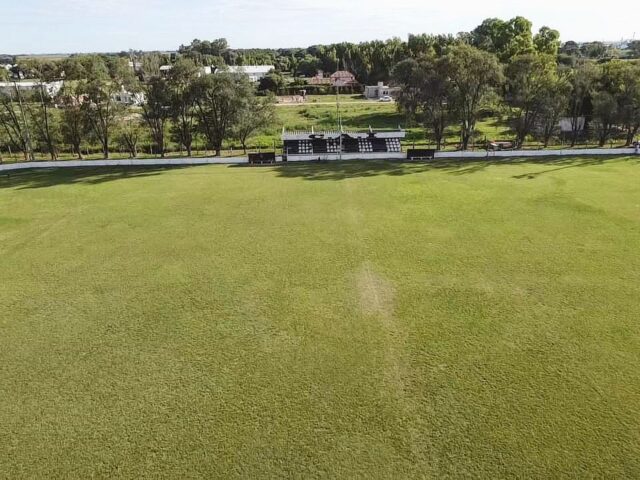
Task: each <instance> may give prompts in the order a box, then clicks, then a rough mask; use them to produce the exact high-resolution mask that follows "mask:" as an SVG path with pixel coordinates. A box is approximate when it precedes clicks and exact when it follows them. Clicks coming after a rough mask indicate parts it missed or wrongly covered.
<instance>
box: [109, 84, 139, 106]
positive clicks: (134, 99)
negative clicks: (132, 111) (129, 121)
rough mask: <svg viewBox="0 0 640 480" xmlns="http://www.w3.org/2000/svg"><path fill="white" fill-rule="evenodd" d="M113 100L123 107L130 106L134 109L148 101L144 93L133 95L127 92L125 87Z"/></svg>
mask: <svg viewBox="0 0 640 480" xmlns="http://www.w3.org/2000/svg"><path fill="white" fill-rule="evenodd" d="M111 98H113V100H114V101H116V102H118V103H120V104H122V105H129V106H133V107H137V106H140V105H142V104H143V103H144V101H145V100H146V97H145V95H144V93H142V92H136V93H132V92H129V91H128V90H126V89H125V88H124V87H122V88H121V89H120V91H119V92H118V93H116V94H114V95H113V96H112V97H111Z"/></svg>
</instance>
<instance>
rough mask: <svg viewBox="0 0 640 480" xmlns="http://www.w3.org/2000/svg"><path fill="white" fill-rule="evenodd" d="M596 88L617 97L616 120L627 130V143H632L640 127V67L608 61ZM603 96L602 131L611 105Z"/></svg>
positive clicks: (601, 108) (600, 119)
mask: <svg viewBox="0 0 640 480" xmlns="http://www.w3.org/2000/svg"><path fill="white" fill-rule="evenodd" d="M595 88H596V90H597V92H598V93H601V92H607V93H609V94H610V95H611V96H612V97H613V98H614V99H615V101H616V103H617V108H616V112H617V119H615V120H616V121H617V122H616V123H618V124H619V125H618V126H619V127H621V128H622V129H623V130H624V131H625V133H626V144H627V145H630V144H631V143H632V142H633V139H634V137H635V135H636V134H637V132H638V130H639V129H640V67H638V66H636V65H634V64H632V63H631V62H624V61H619V60H616V61H611V62H608V63H606V64H604V65H603V66H602V67H601V72H600V75H599V77H598V80H597V84H596V87H595ZM603 98H604V97H601V98H600V100H601V101H600V102H599V103H598V108H599V112H598V117H599V125H600V126H601V129H600V130H601V131H604V130H606V129H603V128H602V127H603V126H606V122H604V123H603V121H602V120H603V119H604V118H606V117H607V115H608V114H609V112H608V110H609V107H610V105H608V102H604V100H603ZM594 108H595V105H594ZM603 110H604V111H605V113H604V114H603ZM594 113H595V112H594Z"/></svg>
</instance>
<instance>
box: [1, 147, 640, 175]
mask: <svg viewBox="0 0 640 480" xmlns="http://www.w3.org/2000/svg"><path fill="white" fill-rule="evenodd" d="M585 155H588V156H606V155H609V156H611V155H617V156H628V155H640V149H639V147H636V148H597V149H582V150H580V149H575V150H512V151H496V152H491V151H489V152H436V153H435V158H436V159H438V158H451V159H459V160H465V159H482V158H513V157H520V158H531V157H569V156H585ZM278 158H279V159H281V157H278ZM406 159H407V154H406V153H385V154H384V155H380V154H376V153H344V154H342V155H341V156H339V155H338V154H331V155H327V154H321V155H317V156H316V155H289V157H288V160H289V161H291V162H305V161H306V162H309V161H314V160H316V161H317V160H322V161H335V160H406ZM247 163H248V159H247V157H208V158H167V159H148V160H59V161H57V162H22V163H8V164H4V165H2V164H0V172H10V171H14V170H24V169H29V168H77V167H120V166H126V167H131V166H133V167H135V166H140V167H144V166H174V165H237V164H247Z"/></svg>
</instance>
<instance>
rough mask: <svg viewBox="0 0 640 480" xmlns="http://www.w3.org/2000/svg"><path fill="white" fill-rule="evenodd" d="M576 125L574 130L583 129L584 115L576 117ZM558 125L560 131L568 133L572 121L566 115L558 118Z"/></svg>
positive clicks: (584, 123)
mask: <svg viewBox="0 0 640 480" xmlns="http://www.w3.org/2000/svg"><path fill="white" fill-rule="evenodd" d="M576 120H577V125H576V126H577V127H578V128H576V130H577V131H579V132H581V131H583V130H584V129H585V126H586V123H587V122H586V119H585V118H584V117H578V118H577V119H576ZM558 126H559V127H560V132H562V133H570V132H573V125H572V121H571V119H570V118H568V117H564V118H561V119H560V122H558Z"/></svg>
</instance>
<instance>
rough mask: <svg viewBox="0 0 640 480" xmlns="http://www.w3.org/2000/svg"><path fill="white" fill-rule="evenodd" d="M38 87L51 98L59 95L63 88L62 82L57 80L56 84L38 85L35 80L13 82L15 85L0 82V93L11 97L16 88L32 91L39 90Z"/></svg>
mask: <svg viewBox="0 0 640 480" xmlns="http://www.w3.org/2000/svg"><path fill="white" fill-rule="evenodd" d="M40 85H42V86H43V87H44V93H45V94H46V95H47V96H48V97H50V98H53V97H55V96H56V95H58V93H60V90H62V87H63V86H64V81H62V80H58V81H56V82H48V83H40V82H38V81H35V80H30V81H27V82H15V83H14V82H0V92H2V93H5V94H7V95H13V94H14V93H15V91H16V87H18V88H19V89H20V90H24V91H34V90H37V89H39V88H40Z"/></svg>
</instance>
